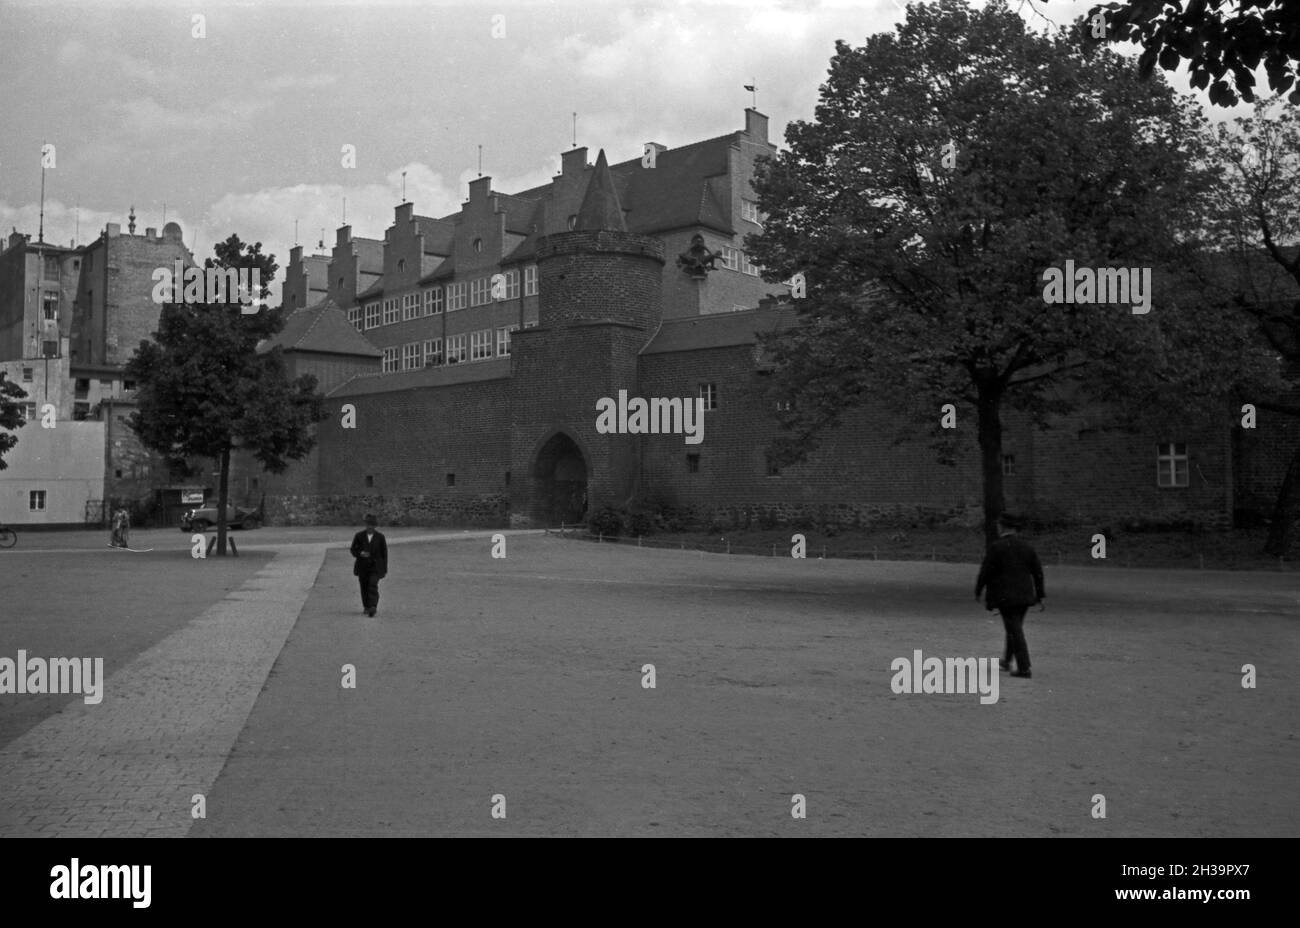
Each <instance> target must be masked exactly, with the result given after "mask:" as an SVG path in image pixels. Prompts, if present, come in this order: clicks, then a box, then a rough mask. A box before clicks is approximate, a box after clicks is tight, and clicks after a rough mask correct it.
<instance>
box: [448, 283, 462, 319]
mask: <svg viewBox="0 0 1300 928" xmlns="http://www.w3.org/2000/svg"><path fill="white" fill-rule="evenodd" d="M464 308H465V282H464V281H461V282H460V283H457V284H448V285H447V312H452V311H453V310H456V309H464Z"/></svg>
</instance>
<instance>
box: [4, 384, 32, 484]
mask: <svg viewBox="0 0 1300 928" xmlns="http://www.w3.org/2000/svg"><path fill="white" fill-rule="evenodd" d="M26 396H27V391H26V390H24V389H23V388H22V387H20V386H18V384H16V383H14V382H13V381H12V380H10V379H8V375H7V374H6V373H5V372H4V371H0V429H3V430H4V432H12V431H13V430H14V429H19V428H22V427H23V426H24V425H26V424H27V421H26V420H25V419H24V418H23V407H22V404H21V403H19V402H18V400H21V399H23V398H24V397H26ZM16 444H18V439H17V438H15V437H14V436H13V435H7V434H0V470H4V469H5V468H7V467H8V466H9V465H8V464H6V463H5V455H6V454H7V453H9V451H11V450H12V449H13V447H14V445H16Z"/></svg>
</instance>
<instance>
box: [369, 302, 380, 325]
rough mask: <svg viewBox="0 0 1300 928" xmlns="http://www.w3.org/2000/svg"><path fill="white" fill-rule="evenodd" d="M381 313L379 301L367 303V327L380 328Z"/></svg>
mask: <svg viewBox="0 0 1300 928" xmlns="http://www.w3.org/2000/svg"><path fill="white" fill-rule="evenodd" d="M379 313H380V309H379V303H378V302H374V303H367V304H366V328H367V329H377V328H379V324H380V315H379Z"/></svg>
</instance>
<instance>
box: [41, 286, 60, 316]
mask: <svg viewBox="0 0 1300 928" xmlns="http://www.w3.org/2000/svg"><path fill="white" fill-rule="evenodd" d="M42 306H43V307H44V311H45V321H46V322H53V321H54V320H55V319H56V318H58V315H59V295H58V294H57V293H46V294H44V295H43V296H42Z"/></svg>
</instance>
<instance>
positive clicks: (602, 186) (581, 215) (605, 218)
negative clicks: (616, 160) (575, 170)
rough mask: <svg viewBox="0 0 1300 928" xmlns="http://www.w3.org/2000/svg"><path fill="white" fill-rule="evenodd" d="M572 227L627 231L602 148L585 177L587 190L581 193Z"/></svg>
mask: <svg viewBox="0 0 1300 928" xmlns="http://www.w3.org/2000/svg"><path fill="white" fill-rule="evenodd" d="M574 229H575V230H577V231H579V232H600V231H605V230H608V231H612V232H626V231H627V225H626V224H625V223H624V222H623V206H622V204H620V203H619V201H618V193H617V191H615V189H614V181H613V178H611V177H610V175H609V162H608V161H606V160H605V149H603V148H602V149H601V150H600V154H599V155H598V156H597V157H596V166H595V167H594V168H592V169H591V176H590V177H589V178H588V179H587V192H586V193H584V194H583V195H582V206H580V207H579V208H578V218H577V221H576V223H575V224H574Z"/></svg>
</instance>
